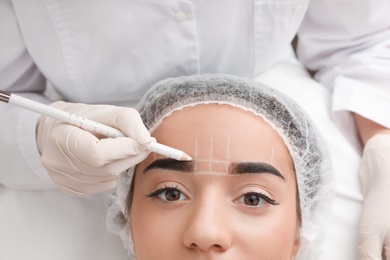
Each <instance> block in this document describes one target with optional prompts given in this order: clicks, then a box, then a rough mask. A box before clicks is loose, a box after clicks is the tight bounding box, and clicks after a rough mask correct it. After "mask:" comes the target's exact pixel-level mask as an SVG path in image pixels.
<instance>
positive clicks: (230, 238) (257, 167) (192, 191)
mask: <svg viewBox="0 0 390 260" xmlns="http://www.w3.org/2000/svg"><path fill="white" fill-rule="evenodd" d="M153 136H154V137H155V138H156V139H157V140H158V141H159V142H160V143H162V144H166V145H169V146H172V147H175V148H177V149H181V150H183V151H184V152H186V153H187V154H188V155H190V156H191V157H192V158H193V159H194V160H193V161H192V162H179V161H175V160H172V159H168V158H166V157H163V156H161V155H158V154H150V155H149V157H148V158H147V159H146V160H145V161H143V162H142V163H141V164H139V165H138V166H137V169H136V173H135V180H134V181H135V183H134V194H133V202H132V206H131V216H130V217H131V220H130V221H131V229H132V237H133V240H134V248H135V254H136V258H137V260H142V259H147V260H151V259H178V260H182V259H267V260H268V259H277V260H281V259H294V257H295V255H296V253H297V251H298V248H299V238H298V229H299V221H298V217H297V212H296V207H297V205H296V196H297V194H296V180H295V174H294V168H293V163H292V159H291V157H290V154H289V152H288V150H287V147H286V146H285V144H284V142H283V141H282V139H281V138H280V136H279V135H278V134H277V132H276V131H275V130H274V129H273V128H272V127H271V126H270V125H269V124H268V123H266V122H265V121H264V120H263V119H261V118H260V117H258V116H255V115H254V114H252V113H251V112H248V111H244V110H242V109H240V108H235V107H232V106H229V105H217V104H208V105H197V106H194V107H187V108H184V109H183V110H181V111H176V112H174V113H173V114H172V115H171V116H169V117H167V118H165V119H164V121H163V123H162V124H161V125H160V126H159V127H158V128H157V129H156V131H155V132H154V134H153Z"/></svg>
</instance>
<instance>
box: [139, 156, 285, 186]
mask: <svg viewBox="0 0 390 260" xmlns="http://www.w3.org/2000/svg"><path fill="white" fill-rule="evenodd" d="M153 169H161V170H171V171H178V172H185V173H194V169H195V167H194V162H193V161H190V162H187V161H177V160H175V159H171V158H163V159H157V160H155V161H153V162H152V163H150V164H149V165H148V166H147V167H146V168H145V169H144V170H143V173H144V174H145V173H147V172H148V171H150V170H153ZM229 173H230V174H261V173H268V174H272V175H275V176H277V177H279V178H281V179H282V180H283V181H284V182H286V178H284V176H283V175H282V174H281V172H280V171H279V170H278V169H276V168H275V167H274V166H272V165H271V164H268V163H264V162H238V163H235V162H233V163H231V164H230V165H229Z"/></svg>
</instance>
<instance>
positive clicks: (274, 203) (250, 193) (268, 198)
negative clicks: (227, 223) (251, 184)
mask: <svg viewBox="0 0 390 260" xmlns="http://www.w3.org/2000/svg"><path fill="white" fill-rule="evenodd" d="M248 195H255V196H258V197H259V198H261V199H263V200H265V202H266V203H268V204H271V205H273V206H277V205H279V203H278V202H277V201H276V200H274V199H271V198H270V197H268V196H267V195H265V194H264V193H261V192H254V191H251V192H247V193H244V194H242V195H241V196H240V197H239V198H238V199H237V200H236V201H238V200H239V199H240V198H243V197H244V198H245V196H248ZM246 205H247V206H249V207H256V206H258V205H255V206H252V205H248V204H246Z"/></svg>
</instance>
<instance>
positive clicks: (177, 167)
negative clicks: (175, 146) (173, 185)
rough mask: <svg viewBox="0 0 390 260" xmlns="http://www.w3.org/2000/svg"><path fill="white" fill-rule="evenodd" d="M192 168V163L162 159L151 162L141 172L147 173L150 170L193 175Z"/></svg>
mask: <svg viewBox="0 0 390 260" xmlns="http://www.w3.org/2000/svg"><path fill="white" fill-rule="evenodd" d="M194 168H195V167H194V163H193V161H177V160H175V159H171V158H163V159H157V160H155V161H153V162H152V163H151V164H149V165H148V166H147V167H146V168H145V169H144V170H143V173H147V172H148V171H150V170H152V169H161V170H171V171H178V172H187V173H193V172H194Z"/></svg>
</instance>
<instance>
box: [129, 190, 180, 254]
mask: <svg viewBox="0 0 390 260" xmlns="http://www.w3.org/2000/svg"><path fill="white" fill-rule="evenodd" d="M139 186H140V185H138V187H139ZM135 187H137V183H136V185H135ZM162 210H163V211H164V212H162ZM130 221H131V230H132V238H133V241H134V248H135V252H136V255H137V259H164V257H163V255H164V254H166V253H168V252H174V251H175V250H177V248H176V247H178V246H179V245H181V244H180V240H179V238H180V230H179V227H180V225H178V222H177V213H176V212H175V210H164V209H161V208H160V207H156V205H155V201H153V200H152V199H149V198H145V194H143V193H142V191H141V190H140V189H139V188H135V189H134V197H133V204H132V207H131V216H130ZM151 249H152V250H151Z"/></svg>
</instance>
